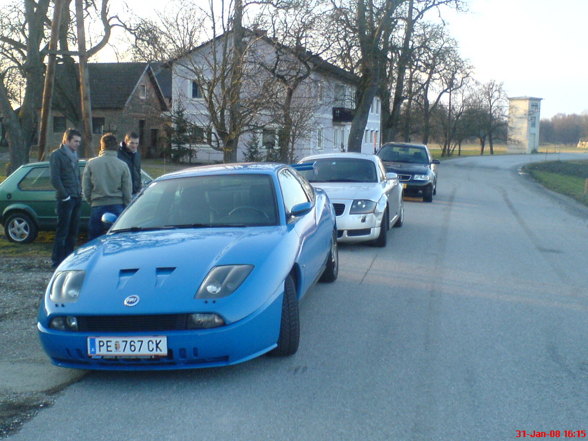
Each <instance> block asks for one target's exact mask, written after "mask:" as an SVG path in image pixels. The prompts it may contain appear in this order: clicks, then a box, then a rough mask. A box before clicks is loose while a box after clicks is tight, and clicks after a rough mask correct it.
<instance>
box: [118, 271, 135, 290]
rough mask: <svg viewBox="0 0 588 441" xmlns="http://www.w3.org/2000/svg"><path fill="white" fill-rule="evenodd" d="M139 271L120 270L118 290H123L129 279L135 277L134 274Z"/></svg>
mask: <svg viewBox="0 0 588 441" xmlns="http://www.w3.org/2000/svg"><path fill="white" fill-rule="evenodd" d="M137 271H139V268H131V269H121V270H120V271H119V273H118V286H117V288H118V289H123V288H124V287H125V286H126V284H127V282H128V281H129V279H130V278H131V277H133V276H134V275H135V273H136V272H137Z"/></svg>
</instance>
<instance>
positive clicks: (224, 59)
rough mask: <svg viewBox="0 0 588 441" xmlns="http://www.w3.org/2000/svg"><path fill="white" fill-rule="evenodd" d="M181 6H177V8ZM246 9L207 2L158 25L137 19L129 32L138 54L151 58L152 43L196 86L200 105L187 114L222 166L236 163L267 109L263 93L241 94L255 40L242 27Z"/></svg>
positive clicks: (238, 0) (237, 0) (179, 75)
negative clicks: (240, 146) (242, 142)
mask: <svg viewBox="0 0 588 441" xmlns="http://www.w3.org/2000/svg"><path fill="white" fill-rule="evenodd" d="M185 4H187V3H186V2H180V8H181V7H182V5H185ZM248 4H250V2H249V3H244V2H243V1H242V0H235V1H234V2H233V1H225V0H221V1H220V2H213V1H210V2H209V4H208V6H207V7H200V6H190V7H186V8H181V10H179V11H178V12H177V14H176V15H175V17H176V18H175V20H170V19H167V18H165V16H161V17H160V19H159V20H158V21H146V20H140V21H139V22H138V23H137V24H136V25H134V26H129V27H128V30H129V31H130V32H131V33H132V35H133V36H134V38H135V44H136V45H137V46H138V50H137V51H136V53H138V54H143V55H142V56H148V57H151V56H152V54H153V53H152V52H150V50H149V46H150V45H151V44H152V42H155V44H156V45H157V47H158V48H159V49H158V51H159V54H160V56H165V57H166V58H168V59H173V68H174V75H175V76H176V77H177V78H182V79H184V80H185V81H186V82H192V83H193V84H194V88H195V89H194V92H193V93H195V94H196V95H197V97H198V98H199V102H198V103H196V104H195V106H196V108H195V109H192V111H191V110H190V109H189V108H187V109H186V111H187V113H191V114H192V117H193V118H194V119H195V121H194V122H195V124H196V125H198V126H201V127H204V128H205V129H206V130H207V131H208V132H209V133H210V134H211V136H210V137H209V144H210V146H211V147H212V148H213V149H215V150H217V151H221V152H223V157H224V160H225V162H234V161H236V159H237V146H238V143H239V138H240V136H241V135H242V134H243V133H246V132H248V131H250V130H251V125H252V124H254V120H255V117H256V114H257V113H258V110H259V108H260V106H263V105H264V104H265V100H264V99H263V98H262V95H263V90H261V91H260V93H258V94H252V93H247V94H244V93H242V85H243V83H244V82H245V81H246V79H245V75H246V74H247V72H245V71H244V69H245V63H246V59H247V57H248V51H249V50H250V48H251V47H252V45H253V44H254V43H255V41H256V40H257V38H259V37H258V36H257V35H255V34H254V33H251V32H247V31H246V30H245V29H244V28H243V17H244V14H245V13H246V6H248ZM217 6H218V8H217ZM203 30H206V31H208V33H205V32H202V31H203ZM197 41H198V42H199V44H198V45H196V44H195V43H196V42H197ZM182 93H184V94H186V92H185V91H184V92H182ZM176 98H178V99H183V98H187V97H186V96H179V95H178V96H177V97H176Z"/></svg>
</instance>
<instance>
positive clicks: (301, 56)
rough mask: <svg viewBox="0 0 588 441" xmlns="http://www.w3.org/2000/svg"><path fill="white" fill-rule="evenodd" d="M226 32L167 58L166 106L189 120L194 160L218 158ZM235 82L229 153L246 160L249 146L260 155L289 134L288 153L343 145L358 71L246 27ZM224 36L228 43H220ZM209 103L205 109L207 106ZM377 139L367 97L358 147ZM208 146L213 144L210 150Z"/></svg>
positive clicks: (365, 148)
mask: <svg viewBox="0 0 588 441" xmlns="http://www.w3.org/2000/svg"><path fill="white" fill-rule="evenodd" d="M227 35H228V34H224V35H223V36H220V37H217V38H216V39H215V40H211V41H209V42H207V43H205V44H203V45H201V46H199V47H197V48H195V49H194V50H193V51H191V52H190V53H189V54H188V55H186V56H185V57H183V58H179V59H176V60H174V61H173V62H172V105H173V108H174V110H176V111H177V110H178V109H182V111H183V112H184V115H185V117H186V119H188V120H189V121H190V122H191V123H192V124H193V132H194V138H193V144H191V146H192V148H193V149H194V150H195V156H196V161H197V162H216V161H218V162H221V161H222V160H223V153H222V151H220V150H219V149H218V148H219V146H220V145H222V144H221V143H219V139H220V137H219V136H218V133H216V127H217V126H218V125H215V123H214V122H215V121H214V119H215V118H217V119H218V118H219V117H220V115H221V109H222V111H224V112H225V116H226V114H227V113H228V106H229V105H230V101H229V100H227V94H226V91H225V89H224V87H225V85H226V84H227V82H223V78H228V77H229V75H230V71H229V70H227V69H225V67H226V66H227V65H226V64H223V61H226V60H224V59H223V53H224V52H223V51H226V47H229V46H230V44H229V45H228V46H227V45H225V44H224V43H225V41H224V40H223V39H225V38H228V37H227ZM246 35H247V36H246V42H245V43H246V44H245V47H246V51H245V56H244V60H245V61H244V64H243V72H244V73H243V77H242V81H241V87H240V102H239V105H240V109H241V110H242V113H243V114H244V115H246V116H245V117H244V119H246V121H245V122H244V123H243V124H242V125H241V126H240V127H239V130H240V137H239V144H238V149H237V160H238V161H244V160H247V159H250V155H249V153H250V151H251V149H252V148H255V149H257V153H258V154H259V155H261V156H262V157H264V158H265V157H267V156H268V153H271V152H272V151H274V152H275V151H276V149H279V148H280V145H282V146H283V145H285V141H284V139H288V140H289V141H290V144H289V147H288V148H289V151H290V156H289V158H288V159H289V160H291V161H295V160H296V159H300V158H302V157H303V156H306V155H309V154H313V153H319V152H332V151H345V150H347V140H348V136H349V130H350V127H351V121H352V119H353V114H354V108H355V100H354V96H355V90H356V86H357V84H358V78H357V77H356V76H355V75H353V74H351V73H349V72H347V71H345V70H343V69H341V68H339V67H337V66H335V65H333V64H331V63H328V62H326V61H324V60H322V59H321V58H320V57H318V56H316V55H312V54H310V53H308V52H307V51H304V50H302V49H298V50H293V49H291V48H287V47H284V46H282V45H279V44H278V43H275V42H273V41H272V40H271V39H269V38H267V37H266V36H265V35H263V34H259V33H254V32H247V33H246ZM227 43H230V42H227ZM213 107H214V108H215V109H216V110H214V111H213V112H212V113H211V111H210V110H211V108H213ZM379 143H380V100H379V98H377V97H376V98H375V99H374V101H373V104H372V108H371V110H370V114H369V118H368V122H367V125H366V128H365V135H364V138H363V145H362V152H365V153H373V152H374V151H375V149H376V148H377V147H378V146H379ZM215 147H216V149H215Z"/></svg>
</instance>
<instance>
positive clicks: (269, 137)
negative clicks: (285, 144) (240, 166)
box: [261, 129, 276, 149]
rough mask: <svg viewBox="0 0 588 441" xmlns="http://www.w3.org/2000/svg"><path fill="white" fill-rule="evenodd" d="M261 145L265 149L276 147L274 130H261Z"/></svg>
mask: <svg viewBox="0 0 588 441" xmlns="http://www.w3.org/2000/svg"><path fill="white" fill-rule="evenodd" d="M261 145H262V146H263V147H265V148H266V149H273V148H274V147H275V146H276V131H275V130H274V129H263V132H262V134H261Z"/></svg>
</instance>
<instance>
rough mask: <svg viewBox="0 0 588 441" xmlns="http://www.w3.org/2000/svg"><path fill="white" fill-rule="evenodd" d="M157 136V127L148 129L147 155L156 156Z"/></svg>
mask: <svg viewBox="0 0 588 441" xmlns="http://www.w3.org/2000/svg"><path fill="white" fill-rule="evenodd" d="M158 137H159V130H158V129H151V131H150V140H149V156H151V157H157V155H158V153H159V152H158V148H157V147H158V146H157V139H158Z"/></svg>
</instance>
